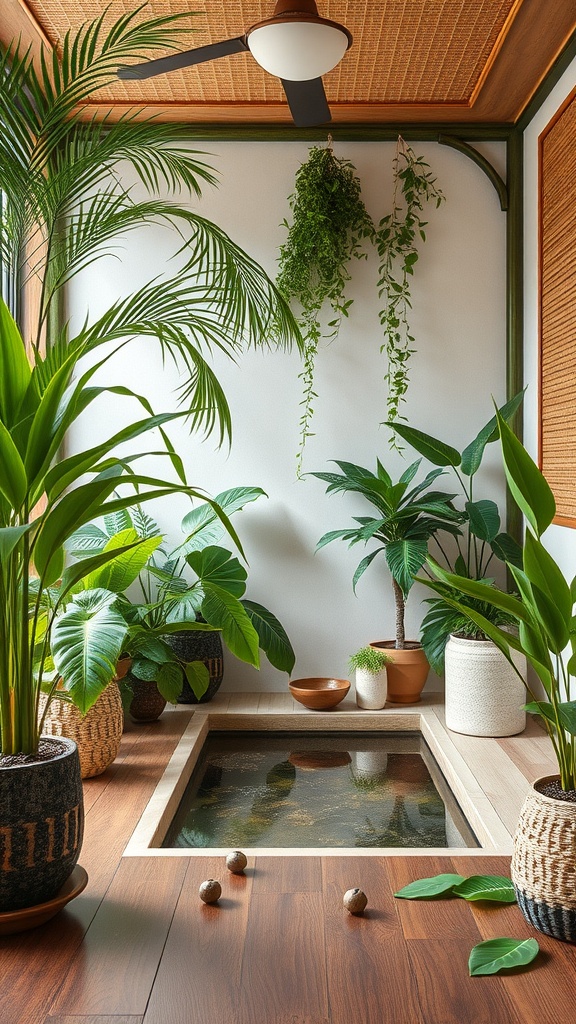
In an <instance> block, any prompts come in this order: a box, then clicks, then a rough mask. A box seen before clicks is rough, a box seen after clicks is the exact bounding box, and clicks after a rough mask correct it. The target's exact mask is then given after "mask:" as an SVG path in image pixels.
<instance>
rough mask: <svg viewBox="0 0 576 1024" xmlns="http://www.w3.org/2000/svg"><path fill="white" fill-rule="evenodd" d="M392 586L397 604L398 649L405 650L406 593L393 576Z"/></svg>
mask: <svg viewBox="0 0 576 1024" xmlns="http://www.w3.org/2000/svg"><path fill="white" fill-rule="evenodd" d="M392 587H393V590H394V602H395V604H396V643H395V645H394V646H395V647H396V650H400V651H403V650H404V648H405V646H406V642H405V641H406V636H405V633H404V608H405V601H404V594H403V593H402V587H401V586H400V584H399V583H397V582H396V580H395V579H394V578H392Z"/></svg>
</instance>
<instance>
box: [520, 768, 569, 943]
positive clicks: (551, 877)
mask: <svg viewBox="0 0 576 1024" xmlns="http://www.w3.org/2000/svg"><path fill="white" fill-rule="evenodd" d="M557 779H558V776H554V775H549V776H545V777H544V778H541V779H537V780H536V782H535V783H534V784H533V786H532V789H531V790H530V792H529V794H528V796H527V797H526V800H525V802H524V806H523V808H522V810H521V812H520V818H519V821H518V826H517V828H516V833H515V835H514V848H513V854H512V867H511V876H512V881H513V883H514V888H515V890H516V898H517V900H518V906H519V907H520V909H521V911H522V913H523V914H524V917H525V918H526V920H527V921H529V922H530V924H532V925H534V927H535V928H538V929H539V930H540V931H541V932H544V933H545V934H546V935H551V936H552V937H553V938H555V939H562V940H563V941H564V942H576V885H575V884H574V863H575V862H576V803H571V802H569V801H565V800H556V799H554V798H553V797H550V796H545V795H544V794H543V793H542V792H540V790H541V788H542V787H543V786H545V785H546V783H548V782H552V781H556V780H557Z"/></svg>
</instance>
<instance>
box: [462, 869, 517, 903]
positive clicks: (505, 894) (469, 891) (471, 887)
mask: <svg viewBox="0 0 576 1024" xmlns="http://www.w3.org/2000/svg"><path fill="white" fill-rule="evenodd" d="M452 892H453V894H454V896H461V897H462V899H464V900H469V901H472V902H475V901H476V900H486V901H490V900H492V901H493V902H495V903H515V902H516V893H515V892H514V886H513V885H512V882H511V881H510V879H509V878H506V877H505V876H503V875H470V877H469V878H465V879H464V880H463V881H462V882H459V883H458V885H455V886H454V888H453V890H452Z"/></svg>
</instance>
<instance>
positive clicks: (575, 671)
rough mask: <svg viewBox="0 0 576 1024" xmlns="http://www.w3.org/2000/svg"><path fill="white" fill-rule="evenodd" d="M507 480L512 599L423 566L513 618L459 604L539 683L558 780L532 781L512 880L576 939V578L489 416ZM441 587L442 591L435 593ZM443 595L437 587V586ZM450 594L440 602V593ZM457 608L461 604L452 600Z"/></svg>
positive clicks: (550, 502) (530, 470) (544, 501)
mask: <svg viewBox="0 0 576 1024" xmlns="http://www.w3.org/2000/svg"><path fill="white" fill-rule="evenodd" d="M497 424H498V430H499V434H500V438H501V443H502V455H503V460H504V469H505V472H506V479H507V481H508V485H509V488H510V491H511V493H512V496H513V498H514V500H515V502H516V503H517V505H518V507H519V508H520V510H521V511H522V513H523V514H524V516H525V518H526V522H527V529H526V536H525V539H524V544H523V547H522V566H521V567H519V566H517V565H515V564H514V563H513V562H508V563H507V564H508V569H509V571H510V573H511V574H512V577H513V579H514V582H515V585H516V587H517V589H518V594H519V596H518V597H514V596H511V595H510V594H506V593H503V592H501V591H499V590H496V589H495V588H494V587H490V586H488V585H487V584H486V583H482V582H478V581H476V580H470V579H467V578H466V577H463V576H458V575H455V574H453V573H447V572H446V571H445V570H444V569H442V568H440V566H438V565H437V564H436V563H435V562H433V561H430V563H429V564H430V569H431V571H432V572H433V573H434V575H435V577H436V579H437V580H438V581H439V582H438V584H437V583H429V584H428V585H429V586H431V587H432V588H433V589H435V590H438V589H439V588H442V587H443V586H445V585H446V584H447V585H448V586H449V587H451V588H452V589H453V592H454V593H455V594H462V595H466V596H469V597H473V598H477V599H478V600H481V601H485V602H486V603H488V604H490V605H491V606H492V607H495V608H499V609H501V610H502V611H504V612H506V613H507V614H509V615H511V616H512V617H513V618H514V620H515V621H516V623H517V625H518V636H514V635H513V634H511V633H509V632H507V631H506V630H504V629H502V628H501V627H499V626H496V625H494V624H493V623H492V622H490V621H489V619H488V618H487V617H486V616H483V615H481V614H480V613H479V612H477V611H475V610H473V609H470V608H466V609H465V611H466V614H467V615H468V616H469V617H470V618H471V619H472V620H473V621H474V622H475V623H476V624H477V625H478V627H479V629H481V630H482V631H483V632H485V633H486V635H487V636H489V637H490V639H491V640H493V642H494V643H495V644H496V646H497V647H499V648H500V650H501V651H502V652H503V654H504V655H505V656H506V658H507V659H508V661H509V662H510V663H511V664H512V665H514V659H513V654H514V652H515V651H520V652H521V653H522V654H524V655H525V657H526V658H527V660H528V662H529V664H530V665H531V667H532V669H533V672H534V674H535V676H536V678H537V679H538V681H539V684H540V687H541V694H535V693H534V692H532V689H531V688H529V687H528V685H527V684H526V685H527V690H528V694H529V696H530V698H531V699H530V702H529V703H528V704H527V710H528V711H530V712H531V713H532V714H535V715H538V716H539V717H540V718H541V720H542V723H543V725H544V728H545V729H546V732H547V733H548V736H549V737H550V741H551V744H552V749H553V751H554V754H555V756H556V759H557V763H558V771H559V774H558V776H552V777H547V778H544V779H539V780H537V781H536V782H535V783H534V785H533V787H532V790H531V792H530V793H529V795H528V797H527V799H526V803H525V805H524V807H523V809H522V812H521V815H520V821H519V824H518V828H517V831H516V835H515V838H514V854H513V858H512V880H513V882H514V886H515V889H516V895H517V898H518V902H519V904H520V907H521V909H522V910H523V912H524V914H525V916H526V917H527V918H528V920H529V921H530V922H531V923H532V924H533V925H535V927H537V928H539V929H541V930H542V931H544V932H546V933H547V934H549V935H553V936H554V937H556V938H560V939H565V940H567V941H570V942H574V941H576V890H575V887H574V862H575V860H576V700H575V699H574V694H573V686H574V678H575V677H576V616H575V615H574V601H575V599H576V582H575V581H574V580H573V581H572V583H571V584H569V583H568V582H567V581H566V579H565V577H564V574H563V573H562V570H561V569H560V567H559V565H558V564H557V562H556V561H555V560H554V559H553V557H552V556H551V555H550V553H549V552H548V550H547V549H546V547H545V546H544V544H543V543H542V539H541V538H542V535H543V534H544V532H545V531H546V529H547V528H548V527H549V526H550V524H551V522H552V520H553V518H554V515H555V511H556V504H555V501H554V496H553V494H552V491H551V490H550V487H549V486H548V483H547V482H546V480H545V478H544V476H543V475H542V473H541V472H540V470H539V469H538V467H537V466H536V465H535V463H534V462H533V460H532V459H531V458H530V456H529V455H528V453H527V452H526V450H525V449H524V447H523V446H522V444H521V443H520V441H519V440H518V438H517V437H516V436H515V435H514V434H513V432H512V431H511V429H510V427H509V426H508V425H507V423H506V422H505V420H504V419H503V418H502V417H501V416H500V415H498V414H497ZM441 592H443V591H441ZM443 593H444V592H443ZM447 600H448V599H447ZM453 605H454V607H455V608H456V609H457V610H461V609H462V607H463V606H462V605H461V604H460V603H459V602H458V601H457V600H453Z"/></svg>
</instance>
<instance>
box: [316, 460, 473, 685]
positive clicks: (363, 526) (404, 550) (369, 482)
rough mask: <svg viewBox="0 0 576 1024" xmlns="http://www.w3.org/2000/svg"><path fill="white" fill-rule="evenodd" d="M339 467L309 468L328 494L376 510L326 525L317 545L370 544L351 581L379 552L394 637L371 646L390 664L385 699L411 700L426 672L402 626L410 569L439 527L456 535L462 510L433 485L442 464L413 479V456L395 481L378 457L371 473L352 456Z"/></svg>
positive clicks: (415, 464)
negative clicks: (388, 582) (337, 525)
mask: <svg viewBox="0 0 576 1024" xmlns="http://www.w3.org/2000/svg"><path fill="white" fill-rule="evenodd" d="M335 461H336V465H337V466H338V467H339V469H340V470H341V472H340V473H311V474H309V475H310V476H315V477H317V478H318V479H319V480H323V481H325V483H327V484H328V487H327V488H326V493H327V494H335V493H338V492H341V493H344V494H348V493H352V494H359V495H361V497H362V498H363V499H364V500H365V501H367V502H368V503H369V504H370V505H372V506H373V508H375V510H376V515H375V516H370V517H368V516H355V517H354V523H353V525H352V526H349V527H347V528H345V529H343V530H331V531H329V532H328V533H325V534H324V536H323V537H321V538H320V540H319V541H318V544H317V547H316V550H319V549H320V548H323V547H324V546H325V545H326V544H330V543H331V542H332V541H335V540H344V541H348V545H349V546H350V547H351V546H352V545H354V544H364V545H367V544H373V545H375V546H374V547H373V549H372V551H370V553H369V554H367V555H365V557H364V558H363V559H362V561H361V562H360V563H359V565H358V567H357V569H356V572H355V573H354V577H353V580H352V585H353V588H354V590H356V585H357V583H358V581H359V580H360V578H361V577H362V575H363V574H364V572H365V571H366V569H367V568H368V567H369V566H370V565H371V563H372V562H373V561H374V559H375V558H377V556H378V555H384V557H385V559H386V563H387V566H388V569H389V571H390V575H391V578H392V590H393V593H394V603H395V611H396V635H395V639H394V640H377V641H374V642H373V646H375V647H377V648H379V649H383V650H385V652H386V653H387V654H388V656H389V657H390V659H391V661H392V664H391V665H389V666H388V700H389V701H392V702H393V703H399V704H411V703H414V702H416V701H418V700H419V699H420V694H421V692H422V689H423V687H424V684H425V682H426V677H427V675H428V668H429V666H428V661H427V660H426V656H425V654H424V652H423V650H422V646H421V644H420V643H419V641H416V640H407V639H406V635H405V627H404V615H405V608H406V600H407V598H408V595H409V593H410V590H411V589H412V585H413V583H414V576H415V574H416V573H417V572H418V571H419V570H420V569H421V568H422V566H423V564H424V562H425V560H426V556H427V554H428V545H429V542H430V540H431V538H432V537H434V536H435V535H436V534H437V533H438V532H439V531H440V530H443V531H445V532H448V533H453V534H455V535H457V534H458V532H459V523H460V522H461V519H462V516H461V514H460V513H459V512H457V511H456V509H455V508H454V506H453V504H452V501H453V498H454V497H455V495H454V494H448V493H446V492H445V491H440V490H438V489H437V488H436V485H435V481H436V480H437V479H438V477H439V476H441V475H442V473H443V470H442V469H434V470H431V472H429V473H428V474H427V475H426V476H425V477H424V479H423V480H421V481H420V483H417V484H413V483H412V482H413V480H414V478H415V477H416V474H417V472H418V468H419V466H420V462H421V460H420V459H418V460H417V461H416V462H413V463H412V465H410V466H409V467H408V468H407V469H406V470H405V471H404V473H402V475H401V476H400V478H399V480H398V481H397V482H396V483H393V481H392V477H391V476H390V474H389V473H388V471H387V470H386V469H385V468H384V466H383V465H382V463H381V462H380V460H378V461H377V466H376V473H372V472H371V471H370V470H369V469H365V468H364V467H363V466H357V465H355V464H353V463H351V462H339V461H338V460H335Z"/></svg>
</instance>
